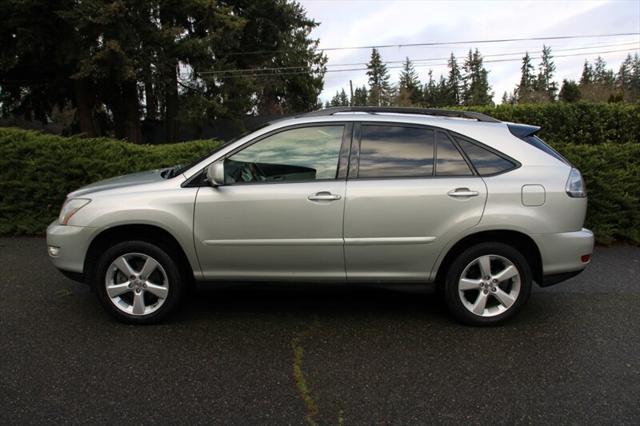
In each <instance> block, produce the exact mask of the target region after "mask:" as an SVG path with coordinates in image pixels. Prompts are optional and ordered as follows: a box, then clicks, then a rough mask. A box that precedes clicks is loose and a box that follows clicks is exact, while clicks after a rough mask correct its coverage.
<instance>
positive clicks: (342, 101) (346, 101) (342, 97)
mask: <svg viewBox="0 0 640 426" xmlns="http://www.w3.org/2000/svg"><path fill="white" fill-rule="evenodd" d="M340 106H349V97H348V96H347V92H345V91H344V89H342V90H341V91H340Z"/></svg>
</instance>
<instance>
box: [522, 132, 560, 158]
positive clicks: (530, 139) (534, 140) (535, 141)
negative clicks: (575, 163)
mask: <svg viewBox="0 0 640 426" xmlns="http://www.w3.org/2000/svg"><path fill="white" fill-rule="evenodd" d="M522 140H523V141H525V142H526V143H528V144H529V145H533V146H535V147H536V148H538V149H540V150H542V151H544V152H546V153H547V154H549V155H550V156H552V157H555V158H557V159H558V160H560V161H562V162H563V163H565V164H568V165H571V163H569V160H567V159H566V158H564V157H563V156H562V155H560V153H559V152H558V151H556V150H555V149H553V148H551V147H550V146H549V145H547V144H546V143H545V142H544V141H543V140H542V139H540V138H539V137H537V136H536V135H531V136H525V137H523V138H522Z"/></svg>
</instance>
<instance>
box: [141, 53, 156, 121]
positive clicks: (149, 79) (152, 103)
mask: <svg viewBox="0 0 640 426" xmlns="http://www.w3.org/2000/svg"><path fill="white" fill-rule="evenodd" d="M144 99H145V107H146V108H145V109H146V111H145V113H146V114H145V119H146V120H157V119H158V96H157V93H156V88H155V87H154V84H153V73H152V71H151V65H149V66H148V67H147V71H146V75H145V79H144Z"/></svg>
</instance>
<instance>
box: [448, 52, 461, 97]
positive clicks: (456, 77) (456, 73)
mask: <svg viewBox="0 0 640 426" xmlns="http://www.w3.org/2000/svg"><path fill="white" fill-rule="evenodd" d="M447 65H448V67H449V78H448V79H447V81H446V83H447V91H446V97H445V102H446V104H447V105H460V104H461V103H462V99H463V93H462V92H463V81H462V74H461V73H460V67H459V66H458V62H457V61H456V57H455V56H454V55H453V52H452V53H451V56H450V57H449V61H448V62H447Z"/></svg>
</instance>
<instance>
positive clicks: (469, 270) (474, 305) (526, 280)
mask: <svg viewBox="0 0 640 426" xmlns="http://www.w3.org/2000/svg"><path fill="white" fill-rule="evenodd" d="M531 277H532V275H531V268H530V266H529V264H528V262H527V260H526V259H525V257H524V256H523V255H522V254H521V253H520V252H519V251H518V250H516V249H515V248H513V247H511V246H509V245H507V244H503V243H481V244H477V245H474V246H472V247H470V248H468V249H467V250H465V251H464V252H462V253H461V254H460V256H458V258H457V259H456V260H455V261H454V262H453V263H452V264H451V267H450V269H449V271H448V273H447V279H446V283H445V288H444V291H445V299H446V302H447V306H448V308H449V311H450V312H451V313H452V314H453V316H454V317H455V318H456V319H457V320H459V321H461V322H463V323H465V324H470V325H495V324H499V323H501V322H503V321H504V320H506V319H507V318H509V317H511V316H513V315H515V314H516V313H517V312H518V311H519V310H520V309H522V307H523V306H524V304H525V303H526V301H527V299H528V298H529V294H530V293H531V279H532V278H531Z"/></svg>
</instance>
